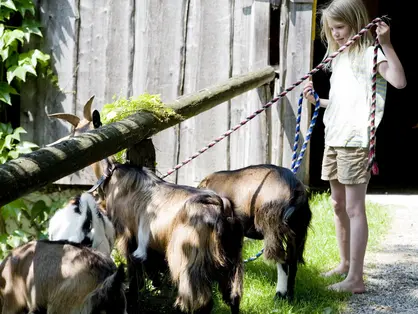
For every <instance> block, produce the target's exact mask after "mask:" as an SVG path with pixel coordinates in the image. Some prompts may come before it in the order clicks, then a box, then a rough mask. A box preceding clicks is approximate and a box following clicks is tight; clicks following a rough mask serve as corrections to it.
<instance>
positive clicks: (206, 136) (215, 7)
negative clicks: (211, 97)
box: [177, 0, 232, 185]
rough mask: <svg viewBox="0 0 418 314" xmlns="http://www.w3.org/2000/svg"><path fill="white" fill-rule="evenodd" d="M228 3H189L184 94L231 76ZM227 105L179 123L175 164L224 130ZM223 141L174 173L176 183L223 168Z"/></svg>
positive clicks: (190, 181) (215, 0)
mask: <svg viewBox="0 0 418 314" xmlns="http://www.w3.org/2000/svg"><path fill="white" fill-rule="evenodd" d="M231 14H232V12H231V1H224V0H213V1H210V2H208V1H200V2H199V1H191V2H190V6H189V14H188V24H187V45H186V64H185V76H184V93H185V94H188V93H192V92H195V91H197V90H199V89H202V88H204V87H206V86H209V85H212V84H215V83H217V82H220V81H223V80H226V79H227V78H228V77H230V76H231V67H232V65H231V42H230V32H231V28H232V25H231V22H232V15H231ZM228 111H229V109H228V103H224V104H221V105H219V106H217V107H216V108H214V109H212V110H210V111H209V112H207V113H204V114H202V115H199V116H197V117H195V118H193V119H191V120H188V121H186V122H184V123H181V124H180V152H179V162H181V161H183V160H185V159H186V158H188V157H190V156H192V155H193V154H194V153H195V152H196V151H198V150H199V149H201V148H203V147H204V146H206V145H207V144H208V143H209V142H211V141H212V140H213V139H215V138H216V137H217V136H219V133H220V132H221V133H222V132H224V131H227V130H228V126H229V121H228V120H229V117H228ZM226 152H227V142H226V141H223V142H221V143H219V144H217V145H216V146H215V147H213V148H212V149H211V151H210V152H207V153H205V154H204V155H202V156H201V157H199V158H198V159H196V160H195V161H194V165H193V167H190V166H188V167H184V168H182V169H180V170H179V171H178V172H177V183H180V184H188V185H197V184H198V183H199V182H200V181H201V180H202V178H203V177H204V176H206V175H207V174H208V173H210V172H213V171H216V170H220V169H226V167H227V159H226V158H225V156H226Z"/></svg>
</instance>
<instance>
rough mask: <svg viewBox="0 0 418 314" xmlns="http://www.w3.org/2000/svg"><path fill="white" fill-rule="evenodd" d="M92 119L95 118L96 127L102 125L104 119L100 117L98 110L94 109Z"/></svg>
mask: <svg viewBox="0 0 418 314" xmlns="http://www.w3.org/2000/svg"><path fill="white" fill-rule="evenodd" d="M91 116H92V120H93V126H94V128H95V129H98V128H100V127H101V126H102V121H101V118H100V113H99V111H97V110H94V111H93V113H92V115H91Z"/></svg>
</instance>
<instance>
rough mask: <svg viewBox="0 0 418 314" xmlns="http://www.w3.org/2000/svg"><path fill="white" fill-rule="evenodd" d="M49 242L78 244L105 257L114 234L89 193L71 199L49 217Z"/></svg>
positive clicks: (113, 239) (107, 220)
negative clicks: (89, 247)
mask: <svg viewBox="0 0 418 314" xmlns="http://www.w3.org/2000/svg"><path fill="white" fill-rule="evenodd" d="M48 234H49V240H67V241H70V242H74V243H81V244H84V245H87V246H91V247H92V248H94V249H96V250H99V251H100V252H102V253H104V254H106V255H109V256H110V253H111V251H112V248H113V243H114V241H115V231H114V228H113V225H112V223H111V222H110V220H109V218H107V216H106V215H104V214H103V213H102V212H101V211H100V210H99V208H98V205H97V204H96V200H95V199H94V197H93V196H92V195H91V194H89V193H82V194H81V195H78V196H76V197H74V198H73V199H71V200H70V201H69V202H68V203H67V204H66V206H65V207H63V208H61V209H59V210H57V211H56V212H55V214H54V215H53V216H52V217H51V219H50V221H49V227H48Z"/></svg>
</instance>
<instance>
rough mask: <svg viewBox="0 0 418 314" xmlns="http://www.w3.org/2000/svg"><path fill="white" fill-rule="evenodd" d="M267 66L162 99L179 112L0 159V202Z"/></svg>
mask: <svg viewBox="0 0 418 314" xmlns="http://www.w3.org/2000/svg"><path fill="white" fill-rule="evenodd" d="M274 77H275V72H274V69H273V68H272V67H266V68H264V69H262V70H259V71H254V72H251V73H248V74H245V75H241V76H236V77H232V78H231V79H229V80H228V81H227V82H225V83H222V84H219V85H215V86H212V87H209V88H206V89H203V90H200V91H198V92H196V93H193V94H190V95H186V96H183V97H180V98H179V99H177V100H176V101H175V102H174V103H173V104H168V105H167V107H170V108H172V109H174V110H175V112H176V113H177V114H178V115H180V116H181V118H172V119H170V120H169V121H165V122H164V121H161V120H159V119H158V118H156V117H155V116H154V115H153V114H151V113H147V112H141V113H136V114H133V115H131V116H129V117H127V118H125V119H123V120H121V121H118V122H115V123H112V124H109V125H105V126H103V127H101V128H100V129H97V130H93V131H89V132H86V133H84V134H82V135H79V136H76V137H73V138H71V139H69V140H66V141H63V142H60V143H57V144H55V145H53V146H50V147H45V148H41V149H39V150H37V151H35V152H32V153H30V154H26V155H23V156H21V157H19V158H17V159H14V160H11V161H9V162H7V163H5V164H3V165H0V206H3V205H5V204H7V203H9V202H11V201H13V200H15V199H17V198H19V197H21V196H23V195H26V194H28V193H31V192H34V191H37V190H39V189H40V188H42V187H44V186H46V185H47V184H49V183H52V182H55V181H56V180H58V179H61V178H63V177H65V176H67V175H69V174H71V173H73V172H75V171H78V170H80V169H83V168H85V167H87V166H89V165H90V164H92V163H94V162H96V161H99V160H101V159H103V158H105V157H107V156H110V155H112V154H115V153H117V152H119V151H121V150H122V149H125V148H128V147H131V146H133V145H134V144H136V143H138V142H140V141H141V140H143V139H146V138H148V137H150V136H152V135H154V134H156V133H158V132H160V131H162V130H164V129H167V128H169V127H171V126H173V125H175V124H178V123H180V122H181V121H184V120H186V119H189V118H191V117H193V116H195V115H198V114H199V113H202V112H204V111H206V110H209V109H211V108H213V107H215V106H216V105H219V104H221V103H223V102H225V101H228V100H229V99H231V98H233V97H235V96H238V95H240V94H242V93H245V92H247V91H249V90H252V89H254V88H257V87H259V86H261V85H264V84H267V83H270V82H271V81H272V80H273V79H274Z"/></svg>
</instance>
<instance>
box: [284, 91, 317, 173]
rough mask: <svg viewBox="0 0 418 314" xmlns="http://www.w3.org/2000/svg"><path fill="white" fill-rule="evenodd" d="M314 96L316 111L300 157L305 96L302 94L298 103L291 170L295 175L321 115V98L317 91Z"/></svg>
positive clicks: (313, 92)
mask: <svg viewBox="0 0 418 314" xmlns="http://www.w3.org/2000/svg"><path fill="white" fill-rule="evenodd" d="M312 94H313V95H314V97H315V110H314V113H313V115H312V119H311V123H310V125H309V129H308V131H307V132H306V137H305V141H304V142H303V145H302V148H301V150H300V152H299V157H298V153H297V150H298V143H299V134H300V120H301V116H302V102H303V94H300V97H299V102H298V115H297V118H296V131H295V142H294V144H293V156H292V166H291V169H292V171H293V173H296V172H297V171H298V170H299V167H300V164H301V163H302V159H303V156H304V155H305V151H306V149H307V148H308V143H309V140H310V139H311V134H312V131H313V128H314V126H315V123H316V120H317V118H318V114H319V108H320V105H321V102H320V100H319V96H318V94H317V93H316V92H315V91H312Z"/></svg>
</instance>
